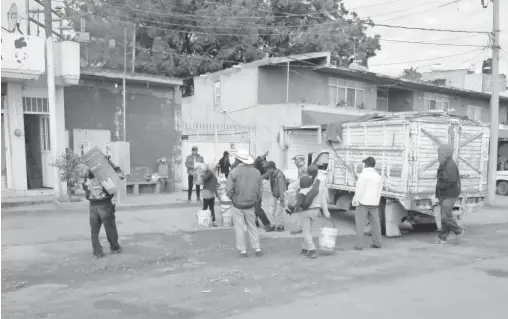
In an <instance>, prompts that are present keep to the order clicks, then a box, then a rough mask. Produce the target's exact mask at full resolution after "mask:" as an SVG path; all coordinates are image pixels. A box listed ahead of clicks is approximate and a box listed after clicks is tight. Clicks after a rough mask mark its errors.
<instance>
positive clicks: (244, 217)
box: [232, 207, 261, 252]
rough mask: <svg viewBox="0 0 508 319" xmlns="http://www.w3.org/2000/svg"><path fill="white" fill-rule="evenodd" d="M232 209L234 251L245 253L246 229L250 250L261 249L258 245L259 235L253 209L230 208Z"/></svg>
mask: <svg viewBox="0 0 508 319" xmlns="http://www.w3.org/2000/svg"><path fill="white" fill-rule="evenodd" d="M232 209H233V218H234V226H235V235H236V249H238V251H240V252H245V251H247V240H246V238H245V228H247V234H248V235H249V239H250V244H251V247H252V249H255V250H259V249H261V245H260V243H259V233H258V229H257V227H256V224H255V221H256V213H255V212H254V207H252V208H245V209H239V208H236V207H232Z"/></svg>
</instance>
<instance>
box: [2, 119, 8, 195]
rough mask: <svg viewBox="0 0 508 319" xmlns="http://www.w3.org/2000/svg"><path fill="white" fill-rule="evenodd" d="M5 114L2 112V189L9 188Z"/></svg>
mask: <svg viewBox="0 0 508 319" xmlns="http://www.w3.org/2000/svg"><path fill="white" fill-rule="evenodd" d="M4 125H5V124H4V115H3V113H2V190H4V189H7V164H6V162H5V161H6V160H7V145H6V144H5V132H6V130H5V126H4Z"/></svg>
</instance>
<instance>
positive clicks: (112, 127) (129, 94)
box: [65, 69, 182, 179]
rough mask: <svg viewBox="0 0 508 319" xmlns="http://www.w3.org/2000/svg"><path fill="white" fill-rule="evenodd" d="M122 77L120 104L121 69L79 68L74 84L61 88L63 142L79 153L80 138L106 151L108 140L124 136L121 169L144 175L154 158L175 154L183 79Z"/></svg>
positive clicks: (177, 145)
mask: <svg viewBox="0 0 508 319" xmlns="http://www.w3.org/2000/svg"><path fill="white" fill-rule="evenodd" d="M125 78H126V91H125V92H126V94H125V109H124V105H123V98H124V96H123V92H122V91H123V88H122V86H123V73H122V72H118V71H111V70H97V69H82V70H81V78H80V81H79V84H77V85H73V86H69V87H66V88H65V130H66V136H67V137H66V140H67V141H68V142H67V147H68V148H70V149H72V150H74V152H75V153H77V154H79V153H80V151H81V146H82V145H83V144H84V143H85V142H88V143H89V144H90V145H92V146H97V147H99V148H101V149H102V150H103V151H105V150H106V148H107V144H109V143H111V142H117V141H126V142H128V144H129V149H130V150H129V149H127V150H126V152H127V154H125V155H124V154H121V155H120V158H122V159H125V157H128V159H129V160H128V161H125V162H124V163H125V165H129V167H124V170H125V171H126V172H129V173H131V175H133V176H131V177H133V178H135V175H139V176H141V177H140V178H143V179H144V176H145V175H146V174H147V173H150V174H152V173H154V170H155V164H156V161H157V160H158V159H160V158H162V157H166V158H168V159H170V160H171V159H175V158H177V157H179V151H180V130H181V125H180V118H181V93H180V86H181V85H182V80H177V79H171V78H167V77H161V76H154V75H144V74H132V73H128V74H126V76H125ZM124 112H125V115H126V116H125V121H124ZM124 124H125V126H124ZM118 165H120V163H118ZM139 176H138V177H139ZM129 178H130V177H129ZM170 178H173V176H170Z"/></svg>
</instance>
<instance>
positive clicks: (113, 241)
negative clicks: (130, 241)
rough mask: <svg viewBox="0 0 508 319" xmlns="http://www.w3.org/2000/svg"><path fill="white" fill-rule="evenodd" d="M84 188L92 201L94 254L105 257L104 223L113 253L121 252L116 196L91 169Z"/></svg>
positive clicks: (121, 175) (91, 215) (117, 171)
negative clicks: (107, 189)
mask: <svg viewBox="0 0 508 319" xmlns="http://www.w3.org/2000/svg"><path fill="white" fill-rule="evenodd" d="M107 159H108V161H109V164H110V165H111V167H113V169H114V170H115V172H116V173H117V174H118V175H119V177H120V179H124V178H125V175H124V173H123V172H122V170H121V169H120V167H118V166H115V165H114V164H113V163H112V162H111V160H110V158H109V157H108V158H107ZM83 189H84V190H85V194H86V199H88V200H89V201H90V206H89V211H90V229H91V239H92V249H93V254H94V256H95V257H97V258H101V257H104V253H103V251H102V246H101V243H100V241H99V232H100V230H101V226H102V225H104V230H105V231H106V237H107V239H108V242H109V246H110V249H111V253H112V254H118V253H120V252H121V248H120V244H119V243H118V230H117V228H116V218H115V204H114V203H113V199H114V196H113V195H111V194H109V193H108V192H107V191H106V190H105V189H104V187H103V186H102V185H101V183H100V182H99V180H98V179H97V178H95V176H94V174H93V173H92V172H91V171H90V170H88V172H87V175H86V177H85V180H84V182H83Z"/></svg>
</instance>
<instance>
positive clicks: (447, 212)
mask: <svg viewBox="0 0 508 319" xmlns="http://www.w3.org/2000/svg"><path fill="white" fill-rule="evenodd" d="M456 201H457V198H443V199H441V200H440V204H441V230H440V231H439V238H440V239H442V240H446V239H447V238H448V235H449V234H450V232H454V233H455V234H456V235H458V234H460V233H462V228H461V227H460V226H459V224H457V219H456V218H455V217H454V216H453V214H452V211H453V206H454V205H455V202H456Z"/></svg>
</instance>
